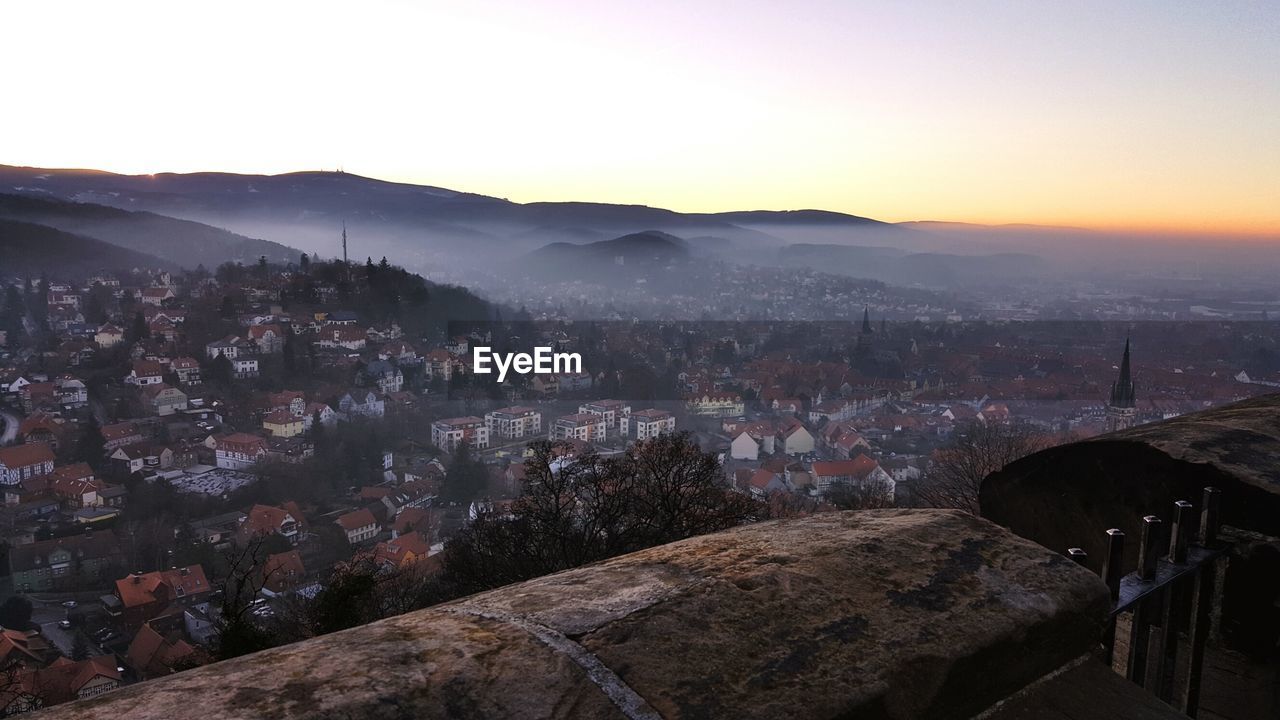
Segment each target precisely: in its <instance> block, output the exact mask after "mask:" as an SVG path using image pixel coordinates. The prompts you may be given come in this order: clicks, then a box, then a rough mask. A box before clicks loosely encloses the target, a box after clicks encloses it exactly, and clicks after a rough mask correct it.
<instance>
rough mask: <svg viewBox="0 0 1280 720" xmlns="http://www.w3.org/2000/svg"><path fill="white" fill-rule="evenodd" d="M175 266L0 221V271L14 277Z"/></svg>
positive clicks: (29, 225)
mask: <svg viewBox="0 0 1280 720" xmlns="http://www.w3.org/2000/svg"><path fill="white" fill-rule="evenodd" d="M175 267H176V265H175V264H174V263H169V262H166V261H164V260H161V259H160V258H157V257H155V256H154V255H148V254H146V253H140V252H136V251H134V250H129V249H126V248H122V247H120V246H119V245H113V244H111V243H107V242H103V241H102V240H98V239H96V238H92V237H85V236H83V235H76V234H73V233H69V232H63V231H62V230H59V229H57V228H53V227H49V226H48V225H38V224H36V223H29V222H21V221H17V220H8V219H3V218H0V268H4V271H5V273H8V274H16V275H28V274H30V275H39V274H42V273H47V274H48V275H49V276H50V277H59V276H62V275H77V276H78V275H87V274H90V273H94V272H98V271H110V270H132V269H134V268H169V269H173V268H175Z"/></svg>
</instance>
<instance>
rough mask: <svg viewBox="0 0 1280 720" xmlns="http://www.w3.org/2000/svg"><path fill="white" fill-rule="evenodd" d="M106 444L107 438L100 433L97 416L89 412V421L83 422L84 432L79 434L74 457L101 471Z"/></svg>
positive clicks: (105, 460)
mask: <svg viewBox="0 0 1280 720" xmlns="http://www.w3.org/2000/svg"><path fill="white" fill-rule="evenodd" d="M106 444H107V439H106V438H105V437H103V435H102V426H101V425H99V424H98V416H97V415H94V414H93V413H89V421H88V422H87V423H85V427H84V432H82V433H81V434H80V442H79V444H78V445H77V446H76V459H77V460H79V461H80V462H83V463H88V464H89V467H91V468H93V469H94V470H95V471H98V472H101V471H103V470H105V469H106V462H107V451H106Z"/></svg>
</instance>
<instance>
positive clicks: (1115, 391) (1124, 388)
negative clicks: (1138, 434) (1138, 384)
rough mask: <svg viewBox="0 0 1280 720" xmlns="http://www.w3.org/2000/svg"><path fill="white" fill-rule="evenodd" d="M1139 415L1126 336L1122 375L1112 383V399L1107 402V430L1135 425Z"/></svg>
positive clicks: (1111, 430) (1121, 362)
mask: <svg viewBox="0 0 1280 720" xmlns="http://www.w3.org/2000/svg"><path fill="white" fill-rule="evenodd" d="M1137 415H1138V410H1137V408H1136V407H1135V404H1134V392H1133V377H1132V372H1131V370H1130V368H1129V340H1128V339H1127V338H1126V339H1125V341H1124V357H1123V358H1122V359H1121V360H1120V377H1119V378H1117V379H1116V381H1115V382H1114V383H1112V384H1111V399H1110V400H1109V401H1108V402H1107V432H1115V431H1116V430H1124V429H1125V428H1130V427H1133V426H1134V423H1135V421H1136V419H1137Z"/></svg>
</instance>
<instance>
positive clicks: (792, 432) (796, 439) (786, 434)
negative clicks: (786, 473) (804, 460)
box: [776, 420, 813, 455]
mask: <svg viewBox="0 0 1280 720" xmlns="http://www.w3.org/2000/svg"><path fill="white" fill-rule="evenodd" d="M776 447H778V448H779V449H780V450H782V452H784V453H786V454H788V455H804V454H805V453H811V452H813V433H810V432H809V430H808V429H807V428H806V427H805V426H804V425H802V424H801V423H800V421H798V420H792V421H791V422H790V423H788V424H786V425H785V426H784V427H783V428H782V429H781V430H779V431H778V438H777V444H776Z"/></svg>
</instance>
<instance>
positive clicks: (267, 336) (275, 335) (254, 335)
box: [247, 323, 286, 355]
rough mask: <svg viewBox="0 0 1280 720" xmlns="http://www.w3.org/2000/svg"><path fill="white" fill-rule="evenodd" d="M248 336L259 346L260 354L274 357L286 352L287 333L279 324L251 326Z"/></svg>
mask: <svg viewBox="0 0 1280 720" xmlns="http://www.w3.org/2000/svg"><path fill="white" fill-rule="evenodd" d="M247 334H248V336H249V339H250V340H252V341H253V342H254V343H255V344H257V346H258V351H259V352H262V353H266V354H268V355H274V354H276V353H279V352H283V351H284V340H285V334H286V333H285V330H284V329H283V328H282V327H280V325H279V324H278V323H266V324H263V325H250V326H249V330H248V332H247Z"/></svg>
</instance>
